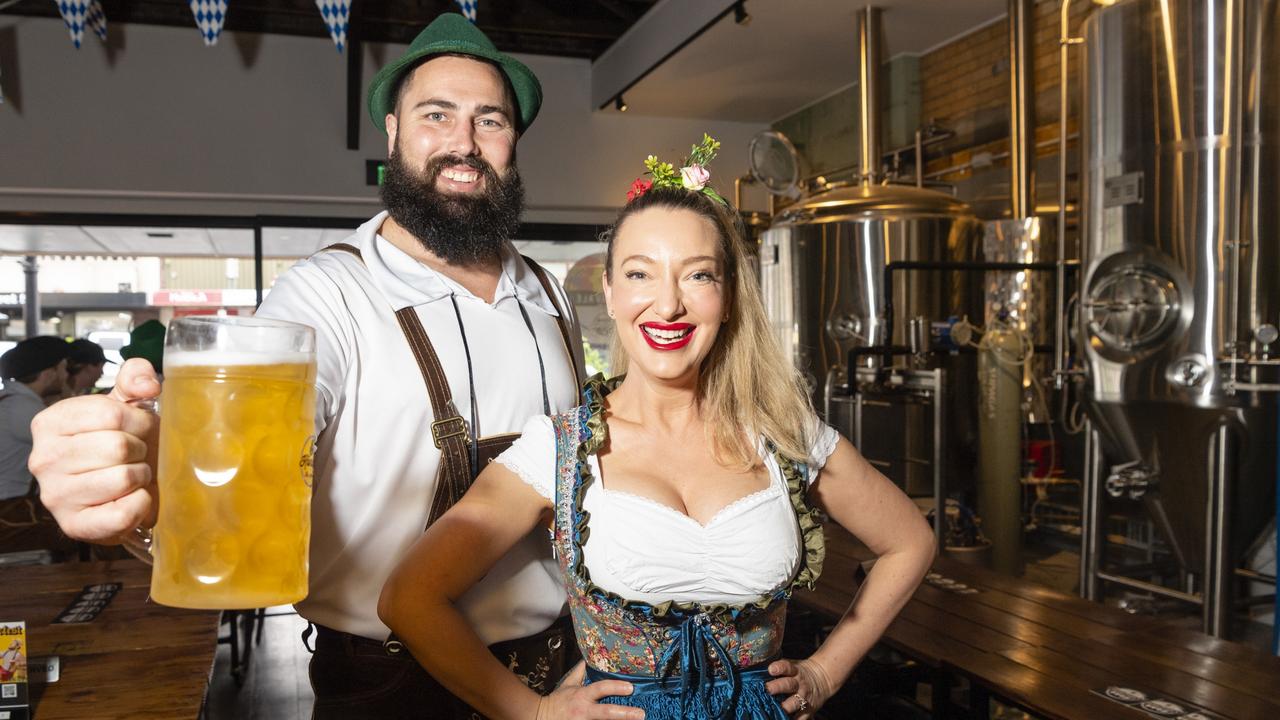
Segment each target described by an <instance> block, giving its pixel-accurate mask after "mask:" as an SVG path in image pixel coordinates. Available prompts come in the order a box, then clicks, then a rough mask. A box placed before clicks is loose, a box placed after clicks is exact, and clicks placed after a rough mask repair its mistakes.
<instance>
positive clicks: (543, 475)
mask: <svg viewBox="0 0 1280 720" xmlns="http://www.w3.org/2000/svg"><path fill="white" fill-rule="evenodd" d="M494 459H495V461H496V462H499V463H501V464H502V465H503V466H504V467H506V468H507V469H508V470H510V471H511V472H513V473H515V474H516V475H518V476H520V479H521V480H523V481H525V482H526V483H527V484H528V485H529V487H531V488H533V489H534V490H537V491H538V494H539V495H541V496H542V497H544V498H546V499H548V500H554V499H555V492H556V481H555V478H556V433H555V428H553V427H552V426H551V418H549V417H547V416H546V415H538V416H536V417H533V418H530V419H529V421H528V422H526V423H525V424H524V429H523V430H521V433H520V437H519V439H517V440H516V441H515V442H514V443H512V444H511V447H509V448H507V449H506V450H505V451H504V452H503V453H502V454H501V455H499V456H498V457H496V458H494Z"/></svg>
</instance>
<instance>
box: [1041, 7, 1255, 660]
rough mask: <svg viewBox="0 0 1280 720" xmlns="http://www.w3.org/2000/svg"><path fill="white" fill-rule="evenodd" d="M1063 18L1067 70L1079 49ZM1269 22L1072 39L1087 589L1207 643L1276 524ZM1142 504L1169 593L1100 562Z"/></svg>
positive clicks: (1135, 21)
mask: <svg viewBox="0 0 1280 720" xmlns="http://www.w3.org/2000/svg"><path fill="white" fill-rule="evenodd" d="M1067 4H1068V3H1064V8H1063V11H1062V16H1063V33H1062V47H1063V56H1064V57H1065V55H1066V48H1067V47H1068V46H1069V45H1070V44H1074V43H1077V42H1079V41H1078V40H1076V39H1074V38H1070V37H1069V36H1068V34H1067V32H1066V18H1067V16H1068V11H1067V9H1066V7H1065V6H1066V5H1067ZM1278 6H1280V2H1277V1H1276V0H1196V1H1195V2H1191V1H1190V0H1128V1H1126V2H1121V3H1117V4H1114V5H1111V6H1109V7H1105V8H1099V9H1096V10H1095V12H1094V13H1093V14H1092V15H1091V16H1089V18H1088V19H1087V21H1086V23H1085V28H1084V39H1083V43H1084V52H1083V56H1084V57H1083V93H1084V106H1083V114H1082V141H1083V158H1084V160H1083V164H1084V167H1083V180H1082V218H1081V220H1082V225H1083V234H1082V241H1081V253H1082V258H1081V259H1082V267H1083V272H1084V274H1083V281H1082V286H1081V294H1080V301H1079V310H1078V315H1077V320H1078V337H1077V341H1078V354H1079V356H1080V358H1081V359H1082V360H1083V362H1084V363H1085V365H1086V367H1087V379H1086V380H1085V381H1084V398H1085V405H1086V410H1087V411H1088V415H1089V417H1090V419H1091V421H1092V429H1091V430H1090V433H1089V439H1090V442H1089V446H1088V454H1089V457H1088V461H1087V464H1088V468H1087V477H1086V483H1085V507H1084V512H1083V519H1084V528H1083V530H1084V532H1083V537H1084V540H1083V548H1082V562H1081V590H1082V592H1083V594H1085V595H1086V596H1088V597H1090V598H1094V599H1099V598H1101V596H1102V594H1103V584H1102V583H1104V582H1106V583H1111V584H1115V585H1120V586H1127V587H1131V588H1139V589H1141V590H1143V591H1145V592H1151V593H1155V594H1159V595H1165V596H1169V597H1174V598H1178V599H1180V600H1185V601H1189V602H1193V603H1197V604H1199V605H1201V606H1202V613H1203V622H1204V629H1205V631H1206V632H1207V633H1209V634H1212V635H1218V636H1221V635H1224V634H1226V633H1227V632H1228V621H1229V617H1230V614H1231V611H1232V607H1233V605H1232V602H1233V592H1232V589H1233V586H1234V585H1235V584H1236V583H1235V582H1234V574H1235V569H1236V567H1237V566H1238V564H1239V562H1240V560H1241V557H1242V555H1243V554H1244V552H1245V550H1246V548H1247V546H1248V545H1249V543H1250V542H1251V541H1252V540H1253V538H1254V537H1255V536H1256V535H1257V534H1258V533H1259V531H1260V530H1261V529H1262V528H1263V526H1264V525H1265V524H1266V523H1267V521H1268V520H1269V519H1270V518H1271V517H1272V513H1273V512H1274V505H1273V503H1272V501H1271V498H1272V493H1273V492H1274V489H1275V482H1276V457H1275V455H1276V448H1275V438H1276V411H1275V408H1276V405H1275V398H1274V397H1273V396H1270V395H1266V394H1265V393H1266V392H1268V391H1275V390H1277V389H1280V386H1278V385H1276V384H1275V379H1274V377H1273V376H1272V375H1271V374H1270V372H1271V370H1273V369H1274V368H1275V367H1276V363H1275V361H1274V360H1271V359H1269V357H1270V356H1269V352H1270V343H1272V342H1274V341H1275V339H1276V332H1275V329H1274V328H1275V324H1276V322H1277V321H1278V320H1280V212H1277V206H1276V201H1277V200H1278V199H1280V21H1278V20H1277V12H1278V11H1277V7H1278ZM1063 74H1064V76H1065V69H1064V70H1063ZM1064 88H1065V86H1064ZM1066 97H1067V96H1066V92H1065V89H1064V92H1063V94H1062V98H1063V101H1064V102H1063V107H1064V109H1065V106H1066V103H1065V100H1066ZM1064 174H1065V172H1063V173H1060V178H1061V177H1063V175H1064ZM1060 226H1061V223H1060ZM1061 377H1063V375H1062V374H1059V378H1061ZM1113 498H1115V499H1113ZM1138 503H1141V505H1142V506H1144V507H1145V509H1146V511H1147V512H1148V513H1149V516H1150V517H1151V519H1152V521H1153V522H1154V524H1155V525H1156V526H1157V527H1158V528H1159V529H1160V530H1161V531H1162V535H1163V538H1164V539H1165V541H1166V542H1167V544H1168V546H1169V549H1170V550H1171V552H1172V555H1173V557H1174V558H1175V559H1176V563H1177V566H1178V568H1180V570H1181V572H1180V573H1178V575H1179V577H1173V578H1170V577H1169V575H1168V574H1167V573H1166V574H1165V575H1163V576H1161V575H1159V574H1158V573H1145V574H1144V573H1142V572H1139V571H1136V570H1132V569H1126V568H1124V567H1117V566H1116V564H1115V563H1109V562H1107V557H1106V554H1105V552H1104V551H1105V548H1104V539H1105V537H1106V535H1105V528H1104V521H1105V517H1106V515H1105V514H1104V510H1108V509H1109V510H1110V511H1111V512H1119V513H1126V512H1134V511H1136V510H1137V509H1138V508H1137V506H1138Z"/></svg>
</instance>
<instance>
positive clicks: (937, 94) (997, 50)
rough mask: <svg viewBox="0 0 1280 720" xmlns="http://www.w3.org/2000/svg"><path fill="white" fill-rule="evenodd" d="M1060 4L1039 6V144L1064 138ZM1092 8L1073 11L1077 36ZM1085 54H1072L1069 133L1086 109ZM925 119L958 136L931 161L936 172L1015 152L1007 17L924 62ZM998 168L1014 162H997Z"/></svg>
mask: <svg viewBox="0 0 1280 720" xmlns="http://www.w3.org/2000/svg"><path fill="white" fill-rule="evenodd" d="M1061 7H1062V6H1061V3H1060V2H1057V1H1054V0H1045V1H1043V2H1038V3H1036V6H1035V41H1034V44H1033V46H1032V47H1033V53H1034V62H1035V71H1034V72H1035V77H1034V79H1035V117H1036V126H1037V127H1036V137H1037V140H1039V141H1049V140H1054V139H1056V138H1057V137H1058V34H1059V20H1060V17H1061V16H1060V12H1061ZM1091 7H1092V3H1090V2H1087V1H1085V0H1076V1H1075V2H1073V3H1072V6H1071V20H1070V27H1071V32H1072V34H1073V35H1076V34H1078V33H1079V31H1080V26H1081V23H1082V22H1083V20H1084V18H1085V16H1086V15H1087V14H1088V12H1089V10H1090V9H1091ZM1079 52H1080V51H1079V48H1078V47H1077V48H1076V49H1073V50H1072V52H1071V61H1070V63H1069V64H1068V71H1069V73H1070V81H1069V82H1070V83H1071V85H1070V87H1071V89H1072V93H1071V106H1070V107H1069V109H1068V119H1067V132H1068V133H1074V132H1075V128H1076V123H1075V112H1076V108H1077V106H1078V104H1079V100H1078V97H1077V95H1078V89H1079V85H1078V84H1077V75H1078V68H1079V64H1080V62H1079V61H1080V58H1079ZM920 88H921V101H920V111H921V121H922V122H929V121H931V120H932V121H936V122H937V123H938V124H940V125H942V126H944V127H947V128H948V129H951V130H954V131H956V133H957V135H956V137H955V138H953V139H952V140H950V141H948V142H947V143H945V144H944V145H943V148H942V154H940V155H938V156H937V157H931V158H930V160H929V162H928V164H927V168H928V170H929V171H930V172H936V171H939V170H943V169H946V168H951V167H955V166H958V165H962V164H964V163H965V162H967V161H968V160H969V159H970V158H971V157H972V155H973V154H975V153H980V152H985V153H991V154H992V155H994V156H999V155H1002V154H1003V153H1006V152H1008V149H1009V141H1008V138H1009V23H1008V20H1007V19H1005V18H1001V19H1000V20H998V21H996V22H994V23H992V24H990V25H988V26H986V27H983V28H980V29H978V30H976V31H974V32H972V33H970V34H968V35H965V36H964V37H961V38H959V39H957V40H955V41H954V42H951V43H948V44H947V45H944V46H942V47H940V48H937V49H935V50H933V51H932V52H929V53H926V54H925V55H923V56H921V58H920ZM1056 153H1057V150H1056V147H1052V148H1042V149H1041V150H1040V152H1039V154H1040V155H1041V156H1043V155H1045V154H1056ZM996 164H997V165H1007V162H1002V161H997V163H996ZM969 174H970V173H969V172H968V171H959V172H955V173H948V174H947V175H946V176H944V177H942V178H941V179H944V180H957V179H963V178H964V177H967V176H968V175H969Z"/></svg>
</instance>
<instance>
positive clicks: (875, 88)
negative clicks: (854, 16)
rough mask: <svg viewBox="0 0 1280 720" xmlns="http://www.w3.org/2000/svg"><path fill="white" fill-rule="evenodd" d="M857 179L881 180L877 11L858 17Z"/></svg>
mask: <svg viewBox="0 0 1280 720" xmlns="http://www.w3.org/2000/svg"><path fill="white" fill-rule="evenodd" d="M858 99H859V103H858V112H859V115H858V119H859V123H858V141H859V146H858V151H859V154H858V162H859V171H858V176H859V177H858V179H859V181H860V182H862V184H864V185H872V184H875V183H876V182H878V181H879V179H880V8H878V7H875V6H873V5H868V6H866V7H865V8H863V9H862V10H861V11H860V12H859V13H858Z"/></svg>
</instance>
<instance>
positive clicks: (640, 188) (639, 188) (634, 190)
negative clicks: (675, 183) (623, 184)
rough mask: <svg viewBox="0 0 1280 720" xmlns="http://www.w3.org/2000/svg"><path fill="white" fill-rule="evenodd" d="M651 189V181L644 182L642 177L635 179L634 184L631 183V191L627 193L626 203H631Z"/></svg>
mask: <svg viewBox="0 0 1280 720" xmlns="http://www.w3.org/2000/svg"><path fill="white" fill-rule="evenodd" d="M651 187H653V181H652V180H645V179H644V178H642V177H638V178H636V179H635V182H633V183H631V189H630V190H628V191H627V202H631V201H632V200H635V199H636V198H638V197H640V196H641V195H644V194H645V193H647V192H649V188H651Z"/></svg>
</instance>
